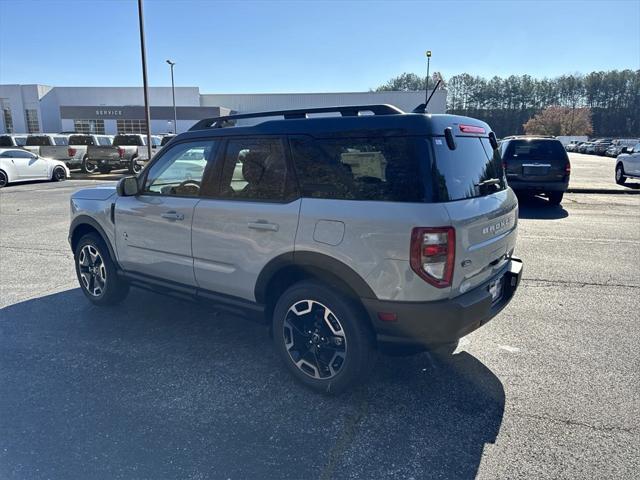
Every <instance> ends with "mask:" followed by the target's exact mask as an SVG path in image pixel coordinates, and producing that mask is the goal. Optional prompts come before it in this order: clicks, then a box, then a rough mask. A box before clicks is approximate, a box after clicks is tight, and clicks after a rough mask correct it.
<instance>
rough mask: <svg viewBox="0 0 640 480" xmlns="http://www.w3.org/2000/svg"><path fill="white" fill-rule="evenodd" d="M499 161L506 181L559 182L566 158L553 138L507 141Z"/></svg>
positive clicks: (567, 158)
mask: <svg viewBox="0 0 640 480" xmlns="http://www.w3.org/2000/svg"><path fill="white" fill-rule="evenodd" d="M502 160H503V162H504V164H505V165H506V167H507V168H506V169H507V172H506V173H507V178H508V179H509V181H515V182H518V181H524V182H562V181H564V179H565V176H566V174H567V170H566V169H567V165H568V164H569V157H568V156H567V152H566V151H565V149H564V148H563V147H562V143H560V141H558V140H556V139H552V138H534V139H517V140H511V141H509V144H508V145H507V148H506V149H505V151H504V154H503V157H502Z"/></svg>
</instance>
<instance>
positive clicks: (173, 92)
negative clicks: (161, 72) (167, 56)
mask: <svg viewBox="0 0 640 480" xmlns="http://www.w3.org/2000/svg"><path fill="white" fill-rule="evenodd" d="M167 63H168V64H169V65H171V95H173V133H175V134H176V135H177V134H178V113H177V110H176V85H175V83H173V67H174V65H175V64H176V62H172V61H171V60H167Z"/></svg>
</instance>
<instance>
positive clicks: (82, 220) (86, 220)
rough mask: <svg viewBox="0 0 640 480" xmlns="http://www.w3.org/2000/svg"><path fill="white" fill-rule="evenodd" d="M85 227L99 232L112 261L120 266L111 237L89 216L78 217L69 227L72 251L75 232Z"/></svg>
mask: <svg viewBox="0 0 640 480" xmlns="http://www.w3.org/2000/svg"><path fill="white" fill-rule="evenodd" d="M83 225H89V226H90V227H92V228H93V229H94V230H96V231H97V232H98V234H99V235H100V236H101V237H102V240H103V241H104V243H105V245H106V246H107V249H108V250H109V255H110V256H111V260H112V261H113V263H115V264H116V266H118V257H116V254H115V250H114V249H113V246H112V245H111V242H110V241H109V237H108V236H107V234H106V232H105V231H104V229H103V228H102V227H101V226H100V224H99V223H98V222H97V221H96V220H95V219H94V218H91V217H90V216H88V215H78V216H77V217H75V218H74V219H73V220H72V221H71V225H70V226H69V245H70V246H71V250H72V251H73V237H74V235H75V232H76V230H77V229H78V228H79V227H82V226H83ZM73 253H75V252H73ZM118 268H119V266H118Z"/></svg>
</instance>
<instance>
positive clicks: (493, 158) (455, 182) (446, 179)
mask: <svg viewBox="0 0 640 480" xmlns="http://www.w3.org/2000/svg"><path fill="white" fill-rule="evenodd" d="M455 141H456V149H455V150H451V149H449V147H448V146H447V142H446V140H445V139H444V137H434V138H433V139H431V142H432V145H433V151H434V161H433V163H432V170H431V171H432V178H433V189H434V201H436V202H447V201H454V200H462V199H466V198H474V197H481V196H484V195H490V194H492V193H495V192H497V191H500V190H504V189H505V188H507V185H506V181H505V178H504V172H503V169H502V160H501V158H500V153H499V151H498V150H494V149H493V148H492V147H491V144H490V143H489V139H488V138H478V137H456V138H455Z"/></svg>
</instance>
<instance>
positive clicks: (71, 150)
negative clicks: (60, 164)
mask: <svg viewBox="0 0 640 480" xmlns="http://www.w3.org/2000/svg"><path fill="white" fill-rule="evenodd" d="M77 152H78V150H76V149H75V148H68V149H67V154H68V155H69V156H70V157H75V156H76V153H77Z"/></svg>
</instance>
